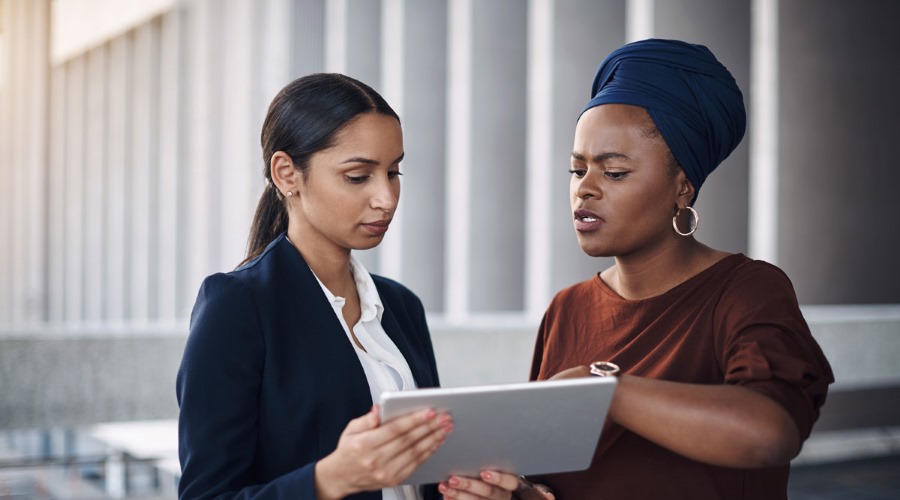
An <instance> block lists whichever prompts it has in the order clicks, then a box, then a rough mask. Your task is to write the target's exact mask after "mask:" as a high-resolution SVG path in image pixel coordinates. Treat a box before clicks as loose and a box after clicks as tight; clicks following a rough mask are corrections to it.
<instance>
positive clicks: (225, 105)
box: [191, 0, 263, 299]
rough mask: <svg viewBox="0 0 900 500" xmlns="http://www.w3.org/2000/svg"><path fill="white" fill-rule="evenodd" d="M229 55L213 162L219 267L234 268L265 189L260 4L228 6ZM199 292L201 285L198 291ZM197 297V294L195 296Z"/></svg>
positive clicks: (244, 0) (232, 1) (231, 2)
mask: <svg viewBox="0 0 900 500" xmlns="http://www.w3.org/2000/svg"><path fill="white" fill-rule="evenodd" d="M223 7H224V8H223V9H222V11H223V14H222V15H223V18H224V19H223V32H224V35H225V36H224V52H223V53H224V54H225V57H227V60H228V64H225V65H224V66H223V68H222V72H223V73H222V79H221V81H222V84H221V86H222V95H221V100H220V103H219V105H218V108H219V109H221V113H222V120H221V123H222V129H221V134H222V139H221V141H219V144H220V145H221V146H220V147H216V146H214V147H216V149H219V150H221V152H222V156H221V161H220V162H219V164H218V165H215V166H213V175H215V176H217V177H220V178H221V179H222V185H221V190H220V191H219V192H218V193H214V194H213V197H212V201H213V205H214V206H215V207H217V208H216V209H215V211H216V212H217V216H218V217H219V218H220V222H219V226H220V227H221V234H220V239H219V240H218V243H214V244H216V245H217V246H219V247H220V248H221V254H220V255H221V257H220V261H219V262H218V263H216V266H217V269H215V270H217V271H230V270H231V269H234V268H235V266H237V265H238V263H240V261H241V260H243V258H244V256H245V255H246V250H247V235H248V234H249V232H250V223H251V221H252V220H253V212H254V209H255V208H256V201H257V199H258V198H259V193H260V191H262V187H263V181H262V179H263V178H262V175H261V171H262V169H261V168H257V167H259V166H261V165H262V162H261V161H260V160H258V158H259V157H260V155H259V154H257V152H258V151H259V150H260V146H259V144H258V143H259V139H258V138H259V132H260V126H259V125H257V123H256V120H254V117H255V116H256V115H257V113H258V110H254V109H253V106H254V105H255V104H256V103H255V99H254V90H255V89H256V88H257V85H256V81H257V80H256V74H257V72H256V71H255V70H254V69H255V68H254V67H255V57H254V55H255V53H254V48H255V47H256V45H255V43H254V38H255V33H254V30H253V28H254V25H255V24H256V23H255V21H256V16H257V11H258V10H259V8H258V6H257V5H256V4H255V3H254V2H252V1H248V0H228V1H227V2H225V5H224V6H223ZM195 291H196V290H195ZM191 299H193V297H191Z"/></svg>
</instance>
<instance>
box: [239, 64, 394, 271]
mask: <svg viewBox="0 0 900 500" xmlns="http://www.w3.org/2000/svg"><path fill="white" fill-rule="evenodd" d="M369 112H374V113H380V114H383V115H387V116H392V117H394V118H396V119H397V121H399V120H400V118H399V117H398V116H397V113H396V112H394V110H393V109H392V108H391V106H390V105H389V104H388V103H387V101H385V100H384V98H383V97H381V95H380V94H378V92H376V91H375V90H374V89H372V88H371V87H369V86H368V85H366V84H364V83H362V82H360V81H359V80H356V79H354V78H351V77H349V76H346V75H341V74H337V73H317V74H312V75H308V76H304V77H301V78H298V79H296V80H294V81H293V82H291V83H289V84H288V85H287V86H285V87H284V88H283V89H281V91H280V92H278V95H276V96H275V98H274V99H273V100H272V104H270V105H269V110H268V112H267V113H266V119H265V121H264V122H263V127H262V133H261V134H260V143H261V144H262V152H263V175H264V176H265V178H266V187H265V189H264V190H263V193H262V196H261V197H260V198H259V204H258V205H257V206H256V214H255V215H254V216H253V224H252V226H251V228H250V237H249V240H248V245H247V257H246V258H245V259H244V261H243V262H242V263H241V264H244V263H246V262H248V261H250V260H253V259H254V258H255V257H257V256H258V255H259V254H261V253H262V251H263V250H265V248H266V246H268V244H269V243H271V242H272V240H274V239H275V238H276V237H278V235H279V234H281V233H283V232H284V231H286V230H287V226H288V214H287V207H286V206H285V200H284V197H283V196H282V194H281V192H280V191H279V190H278V188H276V187H275V184H274V183H273V182H272V173H271V170H270V168H269V165H270V163H271V161H272V156H273V155H274V154H275V153H276V152H278V151H283V152H284V153H285V154H287V155H288V156H290V157H291V160H292V161H293V162H294V166H295V167H296V168H297V169H298V170H300V171H301V172H303V174H304V176H305V175H306V174H307V169H308V168H309V159H310V157H311V156H312V155H314V154H315V153H318V152H319V151H323V150H325V149H328V148H330V147H332V146H334V142H335V136H336V135H337V133H338V132H339V131H340V130H341V129H342V128H343V127H344V126H345V125H347V124H348V123H349V122H350V121H352V120H353V119H354V118H356V117H357V116H358V115H360V114H362V113H369Z"/></svg>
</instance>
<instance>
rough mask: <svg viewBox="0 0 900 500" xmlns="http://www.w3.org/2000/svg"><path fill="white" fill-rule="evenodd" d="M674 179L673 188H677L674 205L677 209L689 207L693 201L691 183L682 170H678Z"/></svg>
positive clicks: (692, 186)
mask: <svg viewBox="0 0 900 500" xmlns="http://www.w3.org/2000/svg"><path fill="white" fill-rule="evenodd" d="M675 178H676V182H675V186H676V187H677V188H678V190H677V195H676V196H677V198H676V200H675V204H676V205H677V206H678V207H679V208H680V207H686V206H689V205H690V204H691V201H692V200H693V199H694V185H693V184H691V181H690V180H688V178H687V174H685V173H684V170H682V169H678V175H676V176H675Z"/></svg>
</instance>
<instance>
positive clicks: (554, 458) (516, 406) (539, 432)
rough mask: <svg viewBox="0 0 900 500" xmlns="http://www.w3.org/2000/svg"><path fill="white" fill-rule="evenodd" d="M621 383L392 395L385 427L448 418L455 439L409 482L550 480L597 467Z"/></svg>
mask: <svg viewBox="0 0 900 500" xmlns="http://www.w3.org/2000/svg"><path fill="white" fill-rule="evenodd" d="M615 384H616V378H615V377H585V378H575V379H563V380H548V381H541V382H524V383H516V384H500V385H484V386H475V387H457V388H449V389H420V390H414V391H406V392H387V393H384V394H383V395H382V397H381V402H380V404H381V415H382V421H388V420H390V419H391V418H394V417H397V416H399V415H403V414H405V413H408V412H411V411H416V410H420V409H424V408H434V409H436V410H439V411H447V412H449V413H450V414H451V415H452V416H453V432H451V433H450V435H449V436H447V439H446V441H445V442H444V444H443V445H441V447H440V448H439V449H438V451H437V452H436V453H435V454H434V455H432V456H431V457H430V458H429V459H428V460H427V461H426V462H425V463H423V464H422V466H421V467H419V469H418V470H416V472H414V473H413V474H412V476H410V478H409V479H408V480H407V483H408V484H426V483H436V482H439V481H443V480H445V479H447V478H448V477H449V476H450V475H463V476H478V474H479V472H480V471H481V470H484V469H490V470H499V471H504V472H510V473H514V474H523V475H531V474H550V473H555V472H567V471H576V470H584V469H586V468H588V467H589V466H590V463H591V459H592V458H593V455H594V450H595V449H596V447H597V442H598V441H599V439H600V431H601V430H602V429H603V424H604V422H605V420H606V413H607V410H608V409H609V403H610V401H611V399H612V394H613V391H614V390H615Z"/></svg>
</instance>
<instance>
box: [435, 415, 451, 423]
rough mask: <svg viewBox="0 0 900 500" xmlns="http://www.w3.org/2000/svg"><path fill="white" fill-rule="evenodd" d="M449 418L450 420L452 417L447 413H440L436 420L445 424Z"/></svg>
mask: <svg viewBox="0 0 900 500" xmlns="http://www.w3.org/2000/svg"><path fill="white" fill-rule="evenodd" d="M451 420H452V417H450V414H449V413H442V414H441V416H440V417H438V422H440V423H442V424H446V423H447V422H449V421H451Z"/></svg>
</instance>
